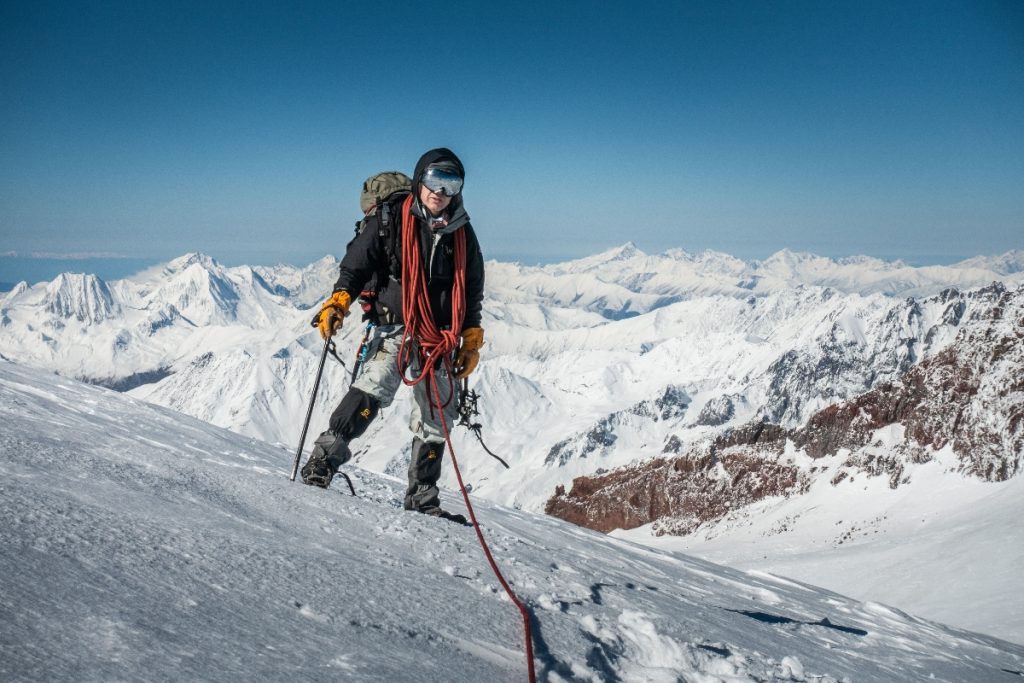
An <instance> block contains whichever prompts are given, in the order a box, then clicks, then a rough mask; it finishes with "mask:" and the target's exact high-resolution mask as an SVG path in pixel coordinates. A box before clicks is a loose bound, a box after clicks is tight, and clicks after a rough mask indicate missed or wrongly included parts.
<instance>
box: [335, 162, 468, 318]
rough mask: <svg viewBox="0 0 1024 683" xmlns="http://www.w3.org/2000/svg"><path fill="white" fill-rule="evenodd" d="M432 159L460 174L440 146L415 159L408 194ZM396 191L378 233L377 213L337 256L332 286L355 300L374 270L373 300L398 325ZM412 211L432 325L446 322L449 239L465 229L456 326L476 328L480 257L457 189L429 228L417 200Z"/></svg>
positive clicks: (451, 270) (451, 267) (451, 269)
mask: <svg viewBox="0 0 1024 683" xmlns="http://www.w3.org/2000/svg"><path fill="white" fill-rule="evenodd" d="M434 163H446V164H450V165H451V166H452V167H453V170H456V171H457V172H458V174H459V175H460V176H462V177H463V178H464V177H465V171H464V169H463V166H462V162H461V161H460V160H459V158H458V157H457V156H455V154H454V153H453V152H452V151H451V150H449V149H445V148H443V147H442V148H439V149H432V150H430V151H429V152H427V153H426V154H424V155H423V156H422V157H420V160H419V161H418V162H417V163H416V170H415V171H414V172H413V185H412V189H413V196H414V197H419V190H420V181H421V180H422V179H423V174H424V172H425V171H426V168H427V166H429V165H430V164H434ZM404 201H405V196H401V197H400V199H399V200H397V201H396V202H395V203H394V204H393V205H392V206H391V211H390V214H391V220H390V221H389V224H388V225H389V228H388V230H386V231H384V234H383V235H382V234H381V232H382V231H381V229H380V217H379V215H377V214H374V215H371V216H368V217H367V219H366V224H365V226H364V228H363V230H362V232H361V233H359V234H358V235H356V237H355V239H353V240H352V241H351V242H350V243H349V245H348V249H347V250H346V252H345V257H344V258H343V259H342V260H341V268H340V271H341V272H340V275H339V276H338V281H337V282H335V283H334V291H335V292H340V291H346V292H348V294H349V296H350V297H352V301H355V300H356V298H357V297H358V296H359V293H360V292H361V291H362V290H363V287H364V286H365V285H366V283H367V282H369V281H370V279H371V278H373V276H374V275H378V276H379V280H378V287H377V301H378V304H379V305H380V306H381V307H383V308H385V309H386V310H387V312H388V313H389V314H390V316H392V318H391V320H393V321H394V322H396V323H400V324H403V323H404V320H403V318H402V284H401V283H400V282H398V280H397V279H396V277H395V273H401V259H402V244H401V232H402V203H403V202H404ZM412 213H413V215H415V216H416V226H417V228H419V242H420V252H421V253H420V257H421V258H422V259H423V261H422V263H423V272H424V273H426V275H427V294H428V296H429V297H430V307H431V310H432V311H433V313H434V324H435V325H437V326H438V328H439V329H440V328H444V327H447V326H449V325H451V320H452V301H451V293H452V284H453V283H454V276H455V240H454V233H455V232H456V231H458V230H463V231H464V232H465V233H466V315H465V317H464V318H463V322H462V327H463V329H465V328H467V327H480V319H481V310H482V308H483V298H484V259H483V254H482V253H481V252H480V243H479V242H478V241H477V238H476V233H475V232H474V231H473V226H472V225H470V223H469V216H468V215H467V214H466V211H465V209H464V208H463V205H462V193H461V192H460V193H459V194H458V195H456V196H454V197H452V201H451V203H450V204H449V205H448V209H447V210H446V215H447V216H448V224H447V225H446V226H445V227H444V228H441V229H440V230H438V231H436V232H434V231H432V230H431V229H430V227H429V226H428V225H427V222H426V221H425V220H424V219H423V215H424V214H425V211H424V210H423V209H422V208H421V207H420V205H419V202H418V201H414V202H413V206H412ZM388 239H391V240H393V242H392V249H391V252H392V253H393V254H394V255H395V257H396V258H397V265H398V268H397V269H393V268H392V267H391V264H389V257H388V253H389V250H388V248H387V245H386V244H385V240H388Z"/></svg>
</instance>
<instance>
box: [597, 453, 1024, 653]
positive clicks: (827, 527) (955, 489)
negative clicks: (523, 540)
mask: <svg viewBox="0 0 1024 683" xmlns="http://www.w3.org/2000/svg"><path fill="white" fill-rule="evenodd" d="M844 459H845V458H844V457H831V458H826V459H824V462H822V461H815V463H814V464H815V466H817V467H820V468H823V469H824V471H825V472H826V473H827V475H828V476H822V477H820V478H818V479H817V480H815V482H814V484H813V485H812V486H811V489H810V490H809V491H808V492H807V493H806V494H805V495H802V496H797V497H793V498H780V497H776V498H772V499H768V500H764V501H761V502H759V503H756V504H754V505H752V506H749V507H745V508H742V509H740V510H736V511H734V512H733V513H731V514H730V515H728V516H727V517H726V518H725V519H722V520H720V521H717V522H714V523H711V524H707V525H703V526H701V527H700V528H699V529H698V530H697V531H696V532H695V533H694V534H692V535H689V536H684V537H678V536H654V535H652V534H651V532H650V528H649V526H647V527H640V528H637V529H633V530H630V531H616V532H614V535H616V536H619V537H622V538H626V539H630V540H633V541H635V542H638V543H644V544H646V545H651V546H653V547H657V548H664V549H668V550H673V551H679V552H686V553H691V554H694V555H697V556H699V557H702V558H705V559H707V560H710V561H713V562H720V563H723V564H727V565H729V566H731V567H738V568H741V569H748V570H758V571H766V572H771V573H773V574H778V575H781V576H787V577H789V578H793V579H797V580H800V581H807V582H810V583H814V584H816V585H820V586H824V587H826V588H829V589H832V590H838V591H842V592H843V593H846V594H848V595H851V596H854V597H857V598H860V599H872V600H876V601H882V602H886V603H888V604H893V605H899V606H900V607H901V608H902V609H905V610H908V611H910V612H913V613H915V614H920V615H922V616H926V617H928V618H930V619H935V620H938V621H942V622H944V623H951V624H956V625H957V626H961V627H963V628H968V629H971V630H975V631H981V632H984V633H991V634H994V635H998V636H999V637H1001V638H1006V639H1007V640H1010V641H1013V642H1017V643H1024V600H1022V599H1021V597H1020V591H1019V586H1020V568H1021V567H1022V566H1024V527H1022V526H1021V524H1020V520H1021V519H1022V518H1024V478H1022V477H1014V478H1012V479H1010V480H1008V481H1004V482H997V483H992V482H984V481H980V480H978V479H975V478H972V477H967V476H964V475H961V474H957V473H955V469H956V467H957V465H958V459H957V457H956V456H955V455H954V454H953V453H952V452H951V449H949V448H948V447H947V448H946V449H944V450H943V451H941V452H940V453H939V454H938V455H937V457H936V458H935V459H934V460H933V461H931V462H928V463H923V464H918V465H910V466H908V468H907V470H906V472H905V476H906V477H907V479H909V481H908V483H906V484H904V485H901V486H900V487H899V488H897V489H892V488H890V486H889V484H888V482H887V480H886V478H885V477H872V476H870V474H868V473H865V472H860V473H858V474H856V475H854V476H852V477H850V478H848V479H846V480H844V481H842V482H841V483H839V484H838V485H835V486H833V485H831V484H830V482H829V480H830V479H831V478H832V476H833V475H834V474H836V473H838V472H839V471H841V470H842V466H843V461H844Z"/></svg>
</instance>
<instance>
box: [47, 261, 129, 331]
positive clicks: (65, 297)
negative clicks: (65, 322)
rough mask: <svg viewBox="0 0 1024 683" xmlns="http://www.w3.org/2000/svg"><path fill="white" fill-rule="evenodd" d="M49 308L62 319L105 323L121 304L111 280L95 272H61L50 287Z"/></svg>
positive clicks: (48, 294) (48, 292)
mask: <svg viewBox="0 0 1024 683" xmlns="http://www.w3.org/2000/svg"><path fill="white" fill-rule="evenodd" d="M43 306H44V307H45V309H46V310H47V311H49V312H51V313H53V314H55V315H58V316H60V317H62V318H76V319H77V320H79V321H82V322H89V323H97V322H101V321H103V320H105V319H107V318H109V317H111V316H112V315H113V314H115V313H116V312H117V311H118V310H119V307H118V306H117V304H116V303H115V302H114V298H113V296H111V294H110V288H109V287H107V283H106V282H104V281H103V280H101V279H100V278H98V277H96V276H95V275H92V274H83V273H61V274H60V275H58V276H57V277H56V278H54V280H53V281H52V282H50V283H49V284H48V285H47V286H46V294H45V297H44V299H43Z"/></svg>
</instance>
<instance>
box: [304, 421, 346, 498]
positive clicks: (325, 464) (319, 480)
mask: <svg viewBox="0 0 1024 683" xmlns="http://www.w3.org/2000/svg"><path fill="white" fill-rule="evenodd" d="M351 457H352V452H351V451H350V450H349V449H348V442H346V441H345V439H344V438H342V436H341V435H340V434H335V433H334V432H332V431H330V430H328V431H326V432H324V433H323V434H321V435H320V436H318V437H317V439H316V441H314V442H313V452H312V453H311V454H310V456H309V461H308V462H306V464H305V465H304V466H303V467H302V483H303V484H309V485H310V486H319V487H320V488H322V489H325V488H327V487H328V486H330V485H331V480H332V479H334V474H335V472H337V471H338V468H339V467H341V466H342V465H344V464H345V463H346V462H348V460H349V458H351Z"/></svg>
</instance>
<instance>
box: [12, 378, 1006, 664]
mask: <svg viewBox="0 0 1024 683" xmlns="http://www.w3.org/2000/svg"><path fill="white" fill-rule="evenodd" d="M290 459H291V455H290V453H289V452H288V451H287V450H285V449H282V448H279V447H275V446H272V445H269V444H266V443H264V442H261V441H259V440H255V439H247V438H242V437H239V436H238V435H237V434H234V433H231V432H228V431H226V430H223V429H220V428H218V427H215V426H213V425H210V424H208V423H204V422H201V421H198V420H195V419H192V418H189V417H187V416H184V415H182V414H180V413H177V412H173V411H170V410H167V409H164V408H161V407H158V406H155V405H152V404H146V403H142V402H140V401H138V400H136V399H133V398H131V397H130V396H126V395H124V394H119V393H115V392H112V391H110V390H107V389H103V388H99V387H95V386H89V385H86V384H80V383H78V382H75V381H73V380H69V379H63V378H60V377H57V376H55V375H53V374H49V373H46V372H43V371H39V370H34V369H30V368H27V367H24V366H19V365H14V364H11V363H9V362H5V361H0V470H2V471H0V473H2V477H0V488H2V495H0V542H2V547H3V552H2V553H0V678H2V679H3V680H5V681H22V680H26V681H27V680H164V679H173V680H211V679H217V680H229V681H234V680H238V681H242V680H324V679H336V678H344V679H346V680H357V681H380V680H394V681H409V680H444V681H467V682H469V681H473V682H476V681H483V680H521V679H523V678H524V676H525V663H524V662H523V655H522V651H521V641H522V632H521V627H520V624H519V619H518V614H517V613H516V610H515V609H514V607H513V606H512V604H511V603H510V602H509V601H508V599H507V598H506V597H505V596H504V594H503V592H502V591H501V590H500V588H499V587H498V585H497V584H496V582H495V580H494V578H493V577H492V575H491V574H490V573H489V570H488V568H487V566H486V563H485V561H484V559H483V557H482V553H481V552H480V550H479V548H478V547H477V545H476V543H475V539H474V536H473V532H472V530H469V529H466V528H465V527H461V526H457V525H453V524H450V523H448V522H446V521H444V520H440V519H436V518H431V517H426V516H420V515H416V514H414V513H409V512H405V511H403V510H402V509H401V504H400V500H401V493H402V484H401V482H399V481H396V480H394V479H392V478H390V477H387V476H382V475H379V474H375V473H372V472H369V471H366V470H363V469H359V468H354V469H353V470H351V472H352V475H353V478H354V479H355V484H356V488H357V490H358V492H359V496H358V497H355V498H353V497H350V496H349V495H347V493H345V492H341V491H335V490H326V491H324V490H320V489H314V488H310V487H305V486H302V485H301V484H298V483H292V482H289V481H288V479H287V477H286V472H287V470H288V469H289V464H290ZM443 495H444V498H445V500H446V502H448V503H449V505H451V506H452V507H453V509H458V503H457V502H456V501H457V496H456V494H455V493H454V492H452V491H445V492H444V494H443ZM476 507H477V510H478V513H479V517H480V518H481V520H482V524H483V525H484V528H485V533H486V534H487V536H488V538H489V539H490V541H491V545H492V548H493V550H494V552H495V555H496V557H497V558H498V561H499V562H500V563H501V564H502V565H503V568H504V572H505V575H506V577H507V578H508V579H509V580H510V581H511V583H512V584H513V585H514V587H515V589H516V591H517V592H518V593H519V595H520V596H521V597H522V598H523V599H524V600H525V601H526V602H527V604H528V605H529V606H530V608H531V611H532V613H533V614H534V616H535V619H534V634H535V649H536V657H537V667H538V672H539V674H540V678H539V679H540V680H545V681H677V680H687V681H702V682H712V681H722V682H725V681H728V682H730V683H735V682H739V681H765V680H774V681H824V682H829V681H833V682H835V681H885V682H889V681H895V680H935V681H949V682H954V681H956V682H964V681H992V680H1001V679H1002V678H1003V677H1010V676H1012V675H1013V674H1015V673H1018V672H1020V671H1021V670H1024V648H1022V647H1020V646H1017V645H1012V644H1010V643H1007V642H1004V641H1000V640H997V639H995V638H991V637H988V636H981V635H977V634H972V633H968V632H964V631H959V630H956V629H952V628H949V627H945V626H942V625H939V624H936V623H932V622H929V621H925V620H922V619H919V618H916V617H912V616H909V615H907V614H905V613H903V612H901V611H899V610H896V609H893V608H890V607H886V606H884V605H882V604H878V603H861V602H858V601H856V600H852V599H849V598H846V597H843V596H841V595H838V594H836V593H831V592H828V591H824V590H819V589H816V588H813V587H811V586H808V585H804V584H801V583H798V582H794V581H791V580H786V579H781V578H778V577H775V576H772V575H770V574H766V573H763V572H751V573H744V572H741V571H737V570H733V569H728V568H725V567H720V566H716V565H714V564H711V563H709V562H706V561H702V560H698V559H694V558H690V557H686V556H683V555H680V554H673V553H667V552H663V551H659V550H652V549H646V548H643V547H641V546H638V545H634V544H631V543H629V542H626V541H623V540H619V539H615V538H612V537H608V536H604V535H601V534H597V533H595V532H592V531H588V530H585V529H581V528H578V527H574V526H572V525H569V524H567V523H564V522H561V521H560V520H557V519H553V518H549V517H543V516H538V515H534V514H531V513H527V512H523V511H516V510H512V509H508V508H504V507H501V506H497V505H493V504H491V503H488V502H486V501H485V500H478V501H477V502H476Z"/></svg>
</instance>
